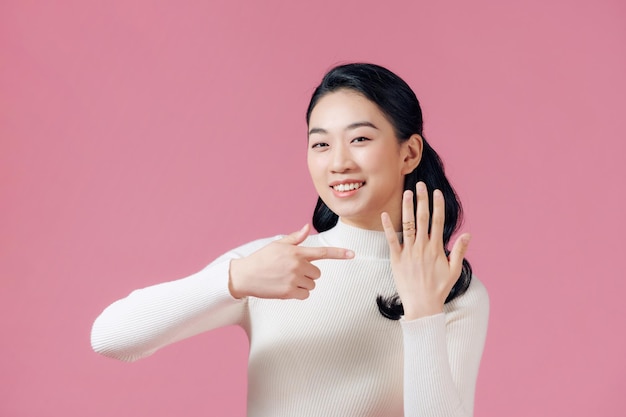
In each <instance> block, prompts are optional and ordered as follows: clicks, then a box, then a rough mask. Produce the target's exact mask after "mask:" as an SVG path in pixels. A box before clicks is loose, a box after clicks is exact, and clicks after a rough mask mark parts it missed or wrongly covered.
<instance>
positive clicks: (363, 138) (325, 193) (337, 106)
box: [307, 90, 421, 230]
mask: <svg viewBox="0 0 626 417" xmlns="http://www.w3.org/2000/svg"><path fill="white" fill-rule="evenodd" d="M415 136H417V135H415ZM417 137H418V138H419V136H417ZM413 139H415V138H414V137H412V138H411V139H410V140H409V141H406V142H403V143H401V144H400V143H398V139H397V138H396V135H395V132H394V129H393V126H392V125H391V123H390V122H389V121H388V120H387V118H386V117H385V115H384V114H383V113H382V112H381V111H380V109H379V108H378V106H377V105H376V104H374V103H373V102H371V101H370V100H368V99H367V98H365V97H364V96H363V95H361V94H359V93H356V92H354V91H351V90H338V91H336V92H333V93H328V94H326V95H325V96H323V97H322V98H321V99H320V100H319V101H318V102H317V105H316V106H315V107H314V108H313V111H312V112H311V116H310V119H309V143H308V145H309V146H308V153H307V162H308V166H309V172H310V173H311V178H312V179H313V184H314V185H315V188H316V190H317V192H318V193H319V196H320V197H321V198H322V200H323V201H324V203H326V205H327V206H328V207H329V208H330V209H331V210H332V211H333V212H335V213H336V214H337V215H338V216H339V217H340V218H341V219H342V221H343V222H344V223H347V224H350V225H352V226H356V227H361V228H366V229H373V230H382V224H381V221H380V214H381V213H382V212H387V213H389V215H390V216H391V220H392V221H393V222H394V225H395V226H396V230H399V229H400V222H401V216H400V211H401V204H402V191H403V185H404V176H405V175H406V174H408V173H409V172H411V171H412V170H413V169H414V168H415V166H417V163H418V162H419V151H421V141H416V140H413ZM416 142H419V143H418V144H417V145H416ZM416 146H417V147H418V148H419V149H417V148H416ZM416 152H417V156H416V155H415V154H416ZM416 158H417V161H416V160H415V159H416Z"/></svg>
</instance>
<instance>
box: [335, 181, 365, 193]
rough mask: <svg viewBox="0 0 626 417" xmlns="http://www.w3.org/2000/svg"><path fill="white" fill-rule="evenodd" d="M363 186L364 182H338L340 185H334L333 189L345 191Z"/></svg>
mask: <svg viewBox="0 0 626 417" xmlns="http://www.w3.org/2000/svg"><path fill="white" fill-rule="evenodd" d="M362 186H363V183H362V182H353V183H350V184H338V185H334V186H333V189H334V190H335V191H339V192H340V193H341V192H344V191H352V190H356V189H358V188H361V187H362Z"/></svg>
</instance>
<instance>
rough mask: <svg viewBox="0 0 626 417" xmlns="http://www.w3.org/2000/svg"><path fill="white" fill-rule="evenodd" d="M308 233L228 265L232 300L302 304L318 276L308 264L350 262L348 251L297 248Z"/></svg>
mask: <svg viewBox="0 0 626 417" xmlns="http://www.w3.org/2000/svg"><path fill="white" fill-rule="evenodd" d="M309 231H310V228H309V225H308V224H306V225H305V226H304V227H303V228H302V229H300V230H298V231H297V232H294V233H292V234H290V235H287V236H285V237H284V238H282V239H279V240H276V241H274V242H272V243H270V244H268V245H266V246H264V247H262V248H261V249H259V250H258V251H256V252H254V253H252V254H250V255H249V256H246V257H245V258H240V259H233V260H231V261H230V281H229V289H230V293H231V295H232V296H233V297H235V298H243V297H248V296H252V297H257V298H280V299H287V298H296V299H299V300H304V299H306V298H308V297H309V293H310V292H311V291H312V290H313V289H314V288H315V280H316V279H318V278H319V277H320V275H321V273H320V270H319V268H318V267H316V266H315V265H313V264H312V263H311V261H315V260H318V259H351V258H353V257H354V253H353V252H352V251H351V250H348V249H343V248H333V247H303V246H298V245H299V244H300V243H302V242H303V241H304V239H306V237H307V236H308V234H309Z"/></svg>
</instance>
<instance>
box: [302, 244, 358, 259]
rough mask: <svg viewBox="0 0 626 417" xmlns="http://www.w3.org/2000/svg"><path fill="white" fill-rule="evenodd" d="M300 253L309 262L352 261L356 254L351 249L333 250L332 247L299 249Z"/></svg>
mask: <svg viewBox="0 0 626 417" xmlns="http://www.w3.org/2000/svg"><path fill="white" fill-rule="evenodd" d="M298 252H299V253H300V254H301V255H302V256H304V258H305V259H306V260H307V261H315V260H318V259H351V258H354V252H352V251H351V250H350V249H344V248H333V247H330V246H318V247H302V246H299V247H298Z"/></svg>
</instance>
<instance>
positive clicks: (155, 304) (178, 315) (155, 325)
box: [91, 239, 272, 361]
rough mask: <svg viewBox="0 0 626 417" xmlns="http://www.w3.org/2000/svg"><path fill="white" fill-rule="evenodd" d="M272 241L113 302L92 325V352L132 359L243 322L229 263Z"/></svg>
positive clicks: (253, 244)
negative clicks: (232, 285) (230, 280)
mask: <svg viewBox="0 0 626 417" xmlns="http://www.w3.org/2000/svg"><path fill="white" fill-rule="evenodd" d="M271 240H272V239H263V240H258V241H255V242H251V243H248V244H246V245H244V246H241V247H239V248H237V249H235V250H232V251H230V252H228V253H226V254H224V255H222V256H220V257H219V258H218V259H216V260H215V261H214V262H212V263H211V264H210V265H209V266H207V267H206V268H204V269H203V270H202V271H200V272H197V273H195V274H193V275H190V276H189V277H187V278H183V279H179V280H176V281H171V282H165V283H162V284H158V285H153V286H150V287H147V288H144V289H140V290H136V291H133V292H132V293H131V294H130V295H128V296H127V297H126V298H123V299H121V300H118V301H116V302H114V303H113V304H111V305H110V306H108V307H107V308H106V309H105V310H104V311H103V312H102V313H101V314H100V316H99V317H98V318H97V319H96V321H95V322H94V324H93V327H92V330H91V345H92V347H93V349H94V351H96V352H97V353H100V354H102V355H105V356H108V357H112V358H115V359H119V360H123V361H134V360H137V359H140V358H143V357H146V356H149V355H151V354H152V353H154V352H155V351H157V350H158V349H160V348H162V347H163V346H166V345H169V344H171V343H174V342H177V341H179V340H182V339H185V338H187V337H190V336H193V335H196V334H198V333H202V332H205V331H208V330H211V329H215V328H218V327H222V326H227V325H231V324H239V323H241V321H242V320H243V318H244V311H245V308H244V307H245V303H246V300H245V299H242V300H238V299H235V298H233V296H232V295H231V294H230V291H229V288H228V282H229V268H230V262H231V260H233V259H238V258H241V257H243V256H246V255H248V254H249V253H251V252H253V251H255V250H257V249H258V248H260V247H263V246H265V245H266V244H267V243H269V242H270V241H271Z"/></svg>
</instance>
